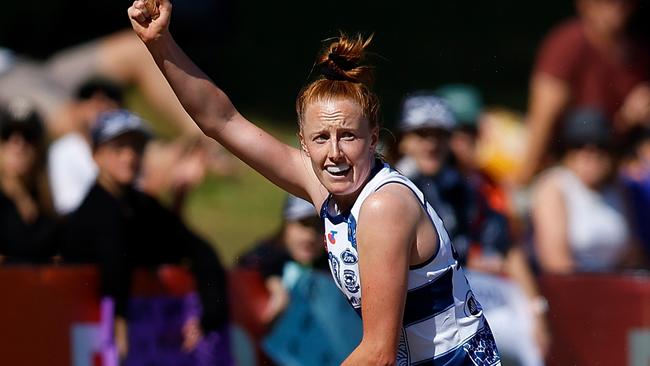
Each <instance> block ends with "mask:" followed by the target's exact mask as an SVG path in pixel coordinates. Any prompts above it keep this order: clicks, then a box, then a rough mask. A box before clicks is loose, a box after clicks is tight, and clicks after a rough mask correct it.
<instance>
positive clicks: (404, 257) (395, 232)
mask: <svg viewBox="0 0 650 366" xmlns="http://www.w3.org/2000/svg"><path fill="white" fill-rule="evenodd" d="M405 197H406V198H405ZM421 215H422V209H421V207H420V206H419V203H418V202H417V200H416V198H415V196H414V195H413V193H412V192H410V190H409V189H408V188H406V187H404V186H401V185H397V184H390V185H387V186H385V187H383V188H382V189H381V190H380V191H378V192H375V193H373V194H372V195H371V196H370V197H368V198H367V199H366V201H365V202H364V203H363V206H362V207H361V212H360V215H359V220H358V223H359V224H358V228H357V248H358V251H359V272H360V277H361V293H362V299H361V312H362V315H363V339H362V341H361V344H359V346H358V347H357V348H356V349H355V350H354V352H353V353H352V354H351V355H350V356H349V357H348V358H347V359H346V360H345V362H344V363H343V365H394V364H395V361H396V357H397V343H398V341H399V333H400V329H401V326H402V318H403V313H404V303H405V300H406V291H407V279H408V270H409V263H410V258H411V251H412V248H413V246H414V243H415V240H416V228H417V225H418V222H419V220H420V218H421Z"/></svg>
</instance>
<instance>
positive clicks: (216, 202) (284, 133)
mask: <svg viewBox="0 0 650 366" xmlns="http://www.w3.org/2000/svg"><path fill="white" fill-rule="evenodd" d="M262 127H264V126H262ZM267 131H268V129H267ZM270 132H272V133H273V134H274V135H275V136H277V137H278V138H280V139H282V140H283V141H286V142H288V143H293V142H292V140H291V136H293V131H289V129H288V128H287V129H286V130H281V131H270ZM284 197H285V193H284V191H282V190H280V189H279V188H277V187H276V186H274V185H273V184H271V183H270V182H269V181H267V180H266V179H265V178H264V177H262V176H261V175H260V174H258V173H257V172H255V171H254V170H252V169H251V168H249V167H248V166H246V165H244V164H243V163H241V162H239V169H238V174H237V175H236V176H235V177H232V178H215V177H210V178H208V179H206V181H205V182H204V183H203V184H202V185H201V186H199V187H198V189H196V190H195V191H194V192H193V193H192V194H191V196H190V197H189V199H188V202H187V206H186V218H187V220H188V223H189V224H190V225H191V226H192V227H193V228H195V229H196V230H197V231H198V232H199V233H201V234H203V235H204V237H205V238H207V239H208V240H209V241H210V242H211V243H213V244H214V245H215V247H216V248H217V250H218V251H219V253H220V255H221V256H222V259H223V261H224V263H226V264H227V265H231V264H232V263H234V261H235V260H236V258H237V256H238V255H240V254H241V253H242V252H243V251H244V250H246V249H247V248H249V247H250V246H251V245H252V244H254V242H255V241H257V240H259V239H261V238H263V237H265V236H267V235H270V234H272V233H273V232H274V231H275V230H277V229H278V227H279V226H280V221H281V210H282V203H283V200H284Z"/></svg>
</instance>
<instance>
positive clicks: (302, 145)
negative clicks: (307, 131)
mask: <svg viewBox="0 0 650 366" xmlns="http://www.w3.org/2000/svg"><path fill="white" fill-rule="evenodd" d="M297 135H298V140H300V148H302V151H304V152H305V154H307V156H309V157H311V155H309V150H307V145H306V144H305V138H304V137H303V135H302V130H301V131H300V132H298V133H297Z"/></svg>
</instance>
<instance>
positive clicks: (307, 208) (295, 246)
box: [238, 195, 327, 323]
mask: <svg viewBox="0 0 650 366" xmlns="http://www.w3.org/2000/svg"><path fill="white" fill-rule="evenodd" d="M282 214H283V222H282V227H281V229H280V230H279V232H278V233H276V234H275V235H273V236H272V237H270V238H268V239H266V240H263V241H262V242H261V243H260V244H258V245H256V246H255V247H254V248H253V249H252V250H251V251H250V252H248V253H246V254H244V255H243V256H242V257H241V258H240V259H239V263H238V265H239V266H241V267H244V268H252V269H256V270H259V271H260V273H261V274H262V276H263V277H264V279H265V283H266V287H267V289H268V291H269V293H270V295H271V297H270V300H269V303H268V305H267V307H266V310H265V311H264V314H263V316H262V318H263V319H264V320H265V321H266V322H267V323H270V322H271V321H273V320H274V319H275V318H276V317H277V316H278V315H279V314H280V313H281V312H282V311H283V310H284V309H285V308H286V307H287V305H288V304H289V292H288V290H287V287H288V286H289V285H290V282H291V274H290V273H288V271H289V270H288V266H287V263H297V264H299V265H300V266H303V267H316V268H319V269H324V270H327V259H326V258H325V255H324V254H325V252H324V251H323V234H324V232H323V222H322V220H321V219H320V218H319V217H318V215H317V214H316V209H315V208H314V206H313V205H312V204H311V203H309V202H307V201H305V200H303V199H301V198H298V197H295V196H292V195H289V196H287V199H286V201H285V203H284V208H283V212H282Z"/></svg>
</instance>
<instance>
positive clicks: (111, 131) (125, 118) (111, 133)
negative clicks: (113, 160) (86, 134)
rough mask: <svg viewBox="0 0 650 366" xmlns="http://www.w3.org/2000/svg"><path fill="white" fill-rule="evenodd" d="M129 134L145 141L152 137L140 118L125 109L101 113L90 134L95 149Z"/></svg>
mask: <svg viewBox="0 0 650 366" xmlns="http://www.w3.org/2000/svg"><path fill="white" fill-rule="evenodd" d="M129 132H135V133H139V134H141V135H142V137H144V138H145V139H149V138H151V136H152V135H151V132H150V131H149V129H148V128H147V124H146V122H145V121H144V120H143V119H142V118H140V117H139V116H137V115H135V114H133V113H131V112H129V111H127V110H125V109H116V110H112V111H108V112H104V113H101V114H100V115H99V116H98V117H97V121H95V125H94V126H93V127H92V129H91V131H90V134H91V136H92V140H93V146H95V147H96V146H99V145H101V144H103V143H105V142H107V141H110V140H112V139H114V138H116V137H118V136H121V135H123V134H125V133H129Z"/></svg>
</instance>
